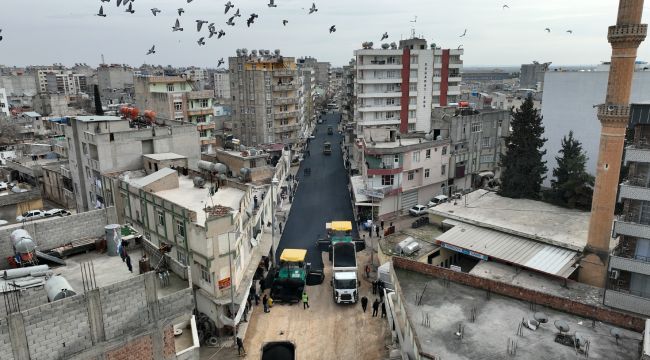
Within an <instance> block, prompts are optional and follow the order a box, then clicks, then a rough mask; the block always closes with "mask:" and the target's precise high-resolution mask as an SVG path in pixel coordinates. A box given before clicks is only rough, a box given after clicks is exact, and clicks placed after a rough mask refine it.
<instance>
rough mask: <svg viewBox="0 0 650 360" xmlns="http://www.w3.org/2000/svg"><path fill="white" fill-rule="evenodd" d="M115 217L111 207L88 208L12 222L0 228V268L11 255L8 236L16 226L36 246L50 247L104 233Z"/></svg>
mask: <svg viewBox="0 0 650 360" xmlns="http://www.w3.org/2000/svg"><path fill="white" fill-rule="evenodd" d="M115 221H117V214H116V213H115V208H114V207H109V208H106V209H100V210H94V211H88V212H84V213H81V214H74V215H70V216H65V217H55V218H51V219H46V220H40V221H36V222H27V223H25V225H23V224H14V225H10V226H6V227H3V228H2V229H0V268H1V269H6V268H7V267H8V266H9V264H8V263H7V257H9V256H12V255H13V250H12V249H11V242H10V241H9V236H10V235H11V233H12V232H14V231H15V230H17V229H21V228H24V229H25V230H27V231H28V232H29V234H30V235H31V236H32V238H33V239H34V240H35V241H36V244H37V245H38V248H39V250H41V251H43V250H49V249H52V248H55V247H58V246H61V245H63V244H67V243H69V242H71V241H73V240H78V239H85V238H91V237H104V236H105V234H104V226H106V225H107V224H113V223H115Z"/></svg>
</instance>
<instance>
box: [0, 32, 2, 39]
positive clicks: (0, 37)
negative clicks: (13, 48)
mask: <svg viewBox="0 0 650 360" xmlns="http://www.w3.org/2000/svg"><path fill="white" fill-rule="evenodd" d="M0 33H2V29H0ZM0 41H2V36H1V35H0Z"/></svg>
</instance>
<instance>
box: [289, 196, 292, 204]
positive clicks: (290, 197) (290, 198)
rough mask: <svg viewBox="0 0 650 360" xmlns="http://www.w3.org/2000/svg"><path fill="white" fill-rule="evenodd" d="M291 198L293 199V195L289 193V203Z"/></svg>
mask: <svg viewBox="0 0 650 360" xmlns="http://www.w3.org/2000/svg"><path fill="white" fill-rule="evenodd" d="M291 200H293V195H292V194H289V204H291Z"/></svg>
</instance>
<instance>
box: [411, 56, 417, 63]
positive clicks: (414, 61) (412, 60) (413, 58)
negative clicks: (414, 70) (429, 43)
mask: <svg viewBox="0 0 650 360" xmlns="http://www.w3.org/2000/svg"><path fill="white" fill-rule="evenodd" d="M417 63H418V57H417V56H411V64H417Z"/></svg>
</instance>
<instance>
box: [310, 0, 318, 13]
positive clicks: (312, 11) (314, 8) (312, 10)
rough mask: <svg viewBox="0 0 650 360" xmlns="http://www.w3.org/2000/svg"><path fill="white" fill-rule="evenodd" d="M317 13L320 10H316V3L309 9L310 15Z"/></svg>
mask: <svg viewBox="0 0 650 360" xmlns="http://www.w3.org/2000/svg"><path fill="white" fill-rule="evenodd" d="M316 11H318V9H316V3H311V8H309V13H310V14H313V13H315V12H316Z"/></svg>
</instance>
